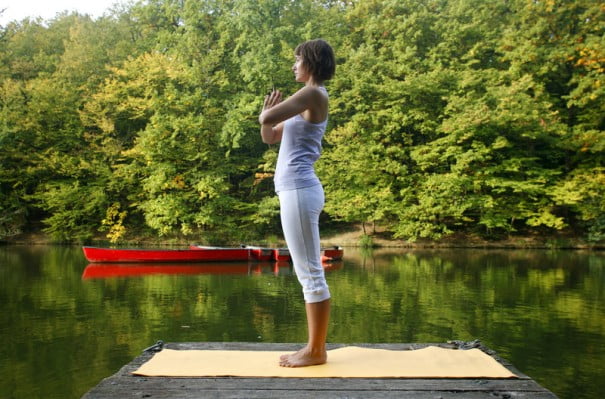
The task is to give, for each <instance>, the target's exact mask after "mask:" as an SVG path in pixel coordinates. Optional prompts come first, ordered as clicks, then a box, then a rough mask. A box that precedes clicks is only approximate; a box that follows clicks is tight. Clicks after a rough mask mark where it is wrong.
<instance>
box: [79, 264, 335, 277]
mask: <svg viewBox="0 0 605 399" xmlns="http://www.w3.org/2000/svg"><path fill="white" fill-rule="evenodd" d="M323 267H324V269H325V270H326V271H332V270H338V269H340V268H342V261H336V262H324V263H323ZM167 274H176V275H187V274H189V275H195V274H232V275H235V274H240V275H259V274H273V275H275V276H277V275H290V274H293V270H292V265H291V264H290V262H242V263H238V262H235V263H234V262H225V263H198V264H189V265H185V264H182V263H91V264H89V265H88V266H86V268H85V269H84V272H83V273H82V278H83V279H94V278H111V277H142V276H150V275H167Z"/></svg>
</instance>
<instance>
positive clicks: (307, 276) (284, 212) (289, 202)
mask: <svg viewBox="0 0 605 399" xmlns="http://www.w3.org/2000/svg"><path fill="white" fill-rule="evenodd" d="M278 196H279V204H280V214H281V224H282V229H283V232H284V237H285V239H286V244H287V245H288V249H289V250H290V256H291V257H292V263H293V264H294V272H295V273H296V277H298V281H299V282H300V284H301V285H302V290H303V295H304V298H305V302H307V303H315V302H321V301H325V300H326V299H329V298H330V290H329V288H328V284H327V283H326V278H325V275H324V269H323V267H322V265H321V248H320V242H319V214H320V213H321V210H322V209H323V207H324V201H325V199H324V190H323V187H322V186H321V184H316V185H314V186H311V187H305V188H299V189H296V190H286V191H280V192H279V193H278Z"/></svg>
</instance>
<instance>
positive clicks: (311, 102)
mask: <svg viewBox="0 0 605 399" xmlns="http://www.w3.org/2000/svg"><path fill="white" fill-rule="evenodd" d="M325 103H326V102H325V99H324V98H323V93H321V92H320V91H319V90H318V89H317V88H316V87H311V86H305V87H303V88H302V89H300V90H299V91H297V92H296V93H294V95H292V96H291V97H289V98H288V99H287V100H285V101H283V102H282V101H281V93H280V92H279V91H274V92H272V93H271V94H270V95H268V96H267V97H265V106H264V107H263V111H262V112H261V114H260V116H259V117H258V121H259V122H260V124H261V125H264V124H277V123H280V122H283V121H285V120H286V119H289V118H291V117H293V116H295V115H298V114H302V113H303V112H305V111H306V110H309V112H310V116H311V117H312V119H318V120H317V122H321V121H322V120H323V119H325V117H326V115H320V114H323V113H325V112H322V109H323V108H327V107H326V104H325ZM311 122H315V121H314V120H312V121H311Z"/></svg>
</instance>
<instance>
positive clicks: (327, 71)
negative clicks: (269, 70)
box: [294, 39, 336, 82]
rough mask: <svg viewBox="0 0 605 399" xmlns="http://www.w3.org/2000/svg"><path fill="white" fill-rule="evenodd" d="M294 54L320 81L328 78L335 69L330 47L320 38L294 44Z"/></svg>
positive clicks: (332, 52)
mask: <svg viewBox="0 0 605 399" xmlns="http://www.w3.org/2000/svg"><path fill="white" fill-rule="evenodd" d="M294 54H295V55H297V56H299V57H301V58H302V61H303V64H304V65H305V67H306V68H307V70H308V71H309V73H310V74H311V75H313V77H314V78H315V79H317V80H319V81H320V82H324V81H326V80H329V79H331V78H332V76H334V72H335V71H336V59H335V57H334V51H333V50H332V47H330V45H329V44H328V42H326V41H325V40H322V39H315V40H309V41H306V42H304V43H301V44H299V45H298V46H296V49H295V50H294Z"/></svg>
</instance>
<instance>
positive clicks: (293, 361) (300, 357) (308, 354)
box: [279, 347, 328, 367]
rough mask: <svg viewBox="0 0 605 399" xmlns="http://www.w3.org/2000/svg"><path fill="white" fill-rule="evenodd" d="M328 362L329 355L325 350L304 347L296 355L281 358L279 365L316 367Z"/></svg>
mask: <svg viewBox="0 0 605 399" xmlns="http://www.w3.org/2000/svg"><path fill="white" fill-rule="evenodd" d="M327 360H328V354H327V352H326V351H325V350H311V349H308V348H307V347H304V348H302V349H301V350H299V351H298V352H296V353H291V354H287V355H282V356H280V358H279V365H280V366H282V367H306V366H316V365H318V364H324V363H325V362H326V361H327Z"/></svg>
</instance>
